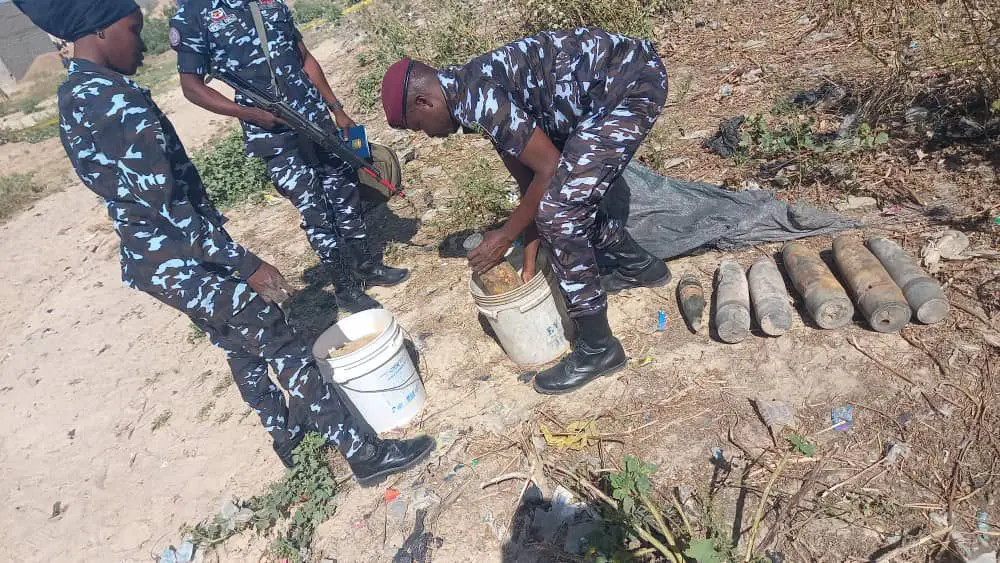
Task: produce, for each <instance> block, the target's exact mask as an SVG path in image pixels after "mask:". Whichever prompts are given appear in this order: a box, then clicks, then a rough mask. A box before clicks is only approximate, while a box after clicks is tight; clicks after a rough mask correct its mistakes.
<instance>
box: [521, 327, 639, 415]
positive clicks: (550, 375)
mask: <svg viewBox="0 0 1000 563" xmlns="http://www.w3.org/2000/svg"><path fill="white" fill-rule="evenodd" d="M575 321H576V338H575V339H574V340H573V350H572V351H571V352H570V353H569V354H568V355H567V356H566V357H564V358H563V359H562V360H560V361H559V363H558V364H556V365H555V366H554V367H551V368H549V369H547V370H545V371H542V372H540V373H539V374H538V375H537V376H535V391H538V392H539V393H542V394H545V395H558V394H561V393H569V392H570V391H573V390H576V389H579V388H580V387H583V386H584V385H586V384H587V383H590V382H591V381H593V380H595V379H597V378H598V377H601V376H602V375H611V374H612V373H615V372H616V371H618V370H620V369H622V368H623V367H625V363H626V361H627V360H628V358H626V357H625V350H624V349H623V348H622V345H621V342H619V341H618V339H617V338H615V337H614V336H613V335H612V334H611V327H610V326H608V312H607V310H603V311H601V312H599V313H595V314H593V315H587V316H583V317H578V318H577V319H575Z"/></svg>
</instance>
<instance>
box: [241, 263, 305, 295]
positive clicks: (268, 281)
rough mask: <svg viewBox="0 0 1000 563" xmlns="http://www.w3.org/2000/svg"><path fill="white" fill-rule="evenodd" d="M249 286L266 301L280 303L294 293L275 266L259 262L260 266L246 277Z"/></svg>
mask: <svg viewBox="0 0 1000 563" xmlns="http://www.w3.org/2000/svg"><path fill="white" fill-rule="evenodd" d="M247 283H248V284H250V287H251V288H253V290H254V291H256V292H257V294H258V295H260V296H261V298H262V299H264V301H267V302H268V303H279V304H280V303H282V302H283V301H285V300H286V299H288V298H289V297H291V296H292V294H293V293H295V289H294V288H293V287H292V286H290V285H288V282H287V281H285V278H284V277H283V276H282V275H281V272H279V271H278V269H277V268H275V267H274V266H272V265H270V264H268V263H267V262H261V264H260V267H259V268H257V271H256V272H254V273H253V274H252V275H251V276H250V277H249V278H248V279H247Z"/></svg>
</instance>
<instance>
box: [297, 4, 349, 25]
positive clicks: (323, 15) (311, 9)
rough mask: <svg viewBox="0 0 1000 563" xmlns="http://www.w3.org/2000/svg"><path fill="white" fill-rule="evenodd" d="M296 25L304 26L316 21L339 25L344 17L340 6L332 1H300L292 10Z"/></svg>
mask: <svg viewBox="0 0 1000 563" xmlns="http://www.w3.org/2000/svg"><path fill="white" fill-rule="evenodd" d="M292 12H293V14H294V15H295V23H296V24H298V25H302V24H304V23H309V22H311V21H314V20H322V21H324V22H326V23H337V22H338V21H340V18H341V17H342V16H343V15H344V13H343V12H342V11H341V9H340V6H338V5H337V3H335V2H331V1H330V0H298V2H296V3H295V6H294V7H293V8H292Z"/></svg>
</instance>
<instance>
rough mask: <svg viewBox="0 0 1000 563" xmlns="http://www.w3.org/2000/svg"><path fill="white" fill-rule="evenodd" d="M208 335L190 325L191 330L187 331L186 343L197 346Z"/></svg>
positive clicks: (195, 326) (196, 326)
mask: <svg viewBox="0 0 1000 563" xmlns="http://www.w3.org/2000/svg"><path fill="white" fill-rule="evenodd" d="M207 337H208V334H206V333H205V331H204V330H202V329H201V327H199V326H198V325H196V324H194V323H191V330H189V331H188V336H187V341H188V343H190V344H198V343H199V342H201V341H203V340H205V338H207Z"/></svg>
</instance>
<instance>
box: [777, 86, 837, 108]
mask: <svg viewBox="0 0 1000 563" xmlns="http://www.w3.org/2000/svg"><path fill="white" fill-rule="evenodd" d="M846 96H847V90H845V89H843V88H841V87H840V86H834V85H833V84H830V83H829V82H827V83H824V84H822V85H820V86H819V87H818V88H814V89H812V90H803V91H801V92H798V93H796V94H795V95H794V96H792V97H791V99H790V100H789V101H790V102H791V103H792V104H794V105H797V106H808V107H814V106H815V107H817V108H818V109H827V108H829V107H831V106H833V105H834V104H836V103H837V102H839V101H840V100H842V99H844V98H845V97H846Z"/></svg>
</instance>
